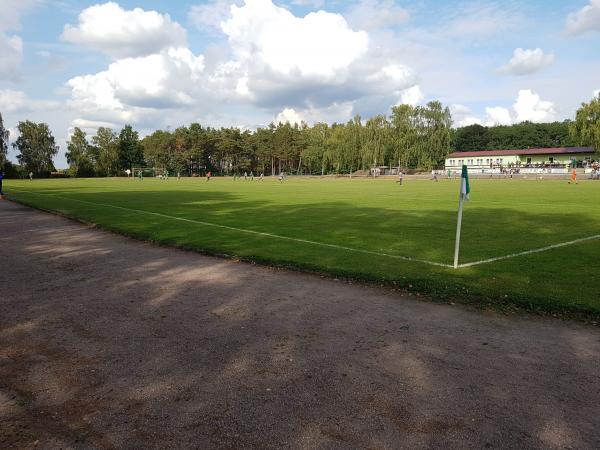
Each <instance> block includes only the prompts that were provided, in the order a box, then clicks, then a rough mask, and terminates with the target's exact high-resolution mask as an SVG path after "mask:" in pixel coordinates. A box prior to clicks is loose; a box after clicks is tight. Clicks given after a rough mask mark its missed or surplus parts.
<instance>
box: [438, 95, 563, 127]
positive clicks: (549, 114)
mask: <svg viewBox="0 0 600 450" xmlns="http://www.w3.org/2000/svg"><path fill="white" fill-rule="evenodd" d="M450 111H451V112H452V118H453V119H454V123H455V124H456V126H458V127H464V126H468V125H473V124H480V125H485V126H487V127H493V126H496V125H511V124H513V123H519V122H523V121H530V122H552V121H554V120H556V111H555V109H554V103H552V102H549V101H544V100H541V99H540V96H539V95H538V94H536V93H534V92H532V91H531V90H530V89H522V90H520V91H519V94H518V95H517V99H516V101H515V103H513V105H512V110H511V109H509V108H504V107H502V106H488V107H486V108H485V119H484V120H481V119H479V118H478V117H476V116H474V115H473V114H472V112H471V109H470V108H468V107H467V106H464V105H460V104H455V105H452V106H451V107H450Z"/></svg>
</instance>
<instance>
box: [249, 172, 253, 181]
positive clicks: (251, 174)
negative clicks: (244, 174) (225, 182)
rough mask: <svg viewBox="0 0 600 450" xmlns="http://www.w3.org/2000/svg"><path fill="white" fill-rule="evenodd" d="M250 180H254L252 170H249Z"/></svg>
mask: <svg viewBox="0 0 600 450" xmlns="http://www.w3.org/2000/svg"><path fill="white" fill-rule="evenodd" d="M250 181H254V172H252V171H250Z"/></svg>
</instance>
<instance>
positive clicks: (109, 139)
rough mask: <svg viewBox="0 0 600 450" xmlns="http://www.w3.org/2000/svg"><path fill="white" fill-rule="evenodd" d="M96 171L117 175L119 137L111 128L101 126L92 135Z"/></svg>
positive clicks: (100, 173)
mask: <svg viewBox="0 0 600 450" xmlns="http://www.w3.org/2000/svg"><path fill="white" fill-rule="evenodd" d="M92 145H93V149H92V151H93V152H94V155H95V157H94V159H95V166H96V172H97V173H98V174H99V175H104V176H111V175H116V173H117V168H118V166H119V139H118V137H117V135H116V134H115V133H114V132H113V131H112V130H111V129H110V128H104V127H100V128H98V131H97V132H96V135H95V136H93V137H92Z"/></svg>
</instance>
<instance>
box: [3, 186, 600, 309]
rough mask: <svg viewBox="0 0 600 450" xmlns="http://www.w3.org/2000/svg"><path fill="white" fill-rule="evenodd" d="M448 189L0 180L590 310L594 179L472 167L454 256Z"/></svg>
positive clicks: (215, 234)
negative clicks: (494, 176) (477, 174)
mask: <svg viewBox="0 0 600 450" xmlns="http://www.w3.org/2000/svg"><path fill="white" fill-rule="evenodd" d="M458 188H459V182H458V180H445V179H443V180H440V181H439V182H434V181H431V180H416V179H405V182H404V184H403V185H402V186H400V185H398V184H397V183H395V181H394V180H393V179H375V180H374V179H363V178H354V179H348V178H318V177H316V178H290V179H288V180H287V181H286V182H284V183H280V182H279V181H278V180H277V179H273V178H266V179H265V180H264V181H262V182H261V181H258V180H257V179H255V180H254V181H252V182H251V181H243V180H237V181H234V180H233V179H231V178H213V179H212V180H211V181H210V182H206V181H205V179H204V178H182V179H181V180H177V179H175V178H171V179H169V180H167V181H162V180H159V179H155V178H146V179H144V180H143V181H139V180H137V179H123V178H109V179H60V180H59V179H56V180H34V181H29V180H6V181H5V193H7V194H8V196H9V197H10V198H14V199H15V200H17V201H20V202H22V203H25V204H28V205H31V206H34V207H37V208H41V209H46V210H51V211H57V212H59V213H62V214H65V215H67V216H70V217H74V218H77V219H80V220H83V221H86V222H90V223H94V224H97V225H99V226H101V227H102V228H106V229H109V230H113V231H117V232H120V233H123V234H126V235H129V236H134V237H137V238H141V239H145V240H150V241H154V242H159V243H162V244H167V245H175V246H179V247H183V248H188V249H194V250H200V251H204V252H208V253H214V254H226V255H229V256H235V257H239V258H242V259H246V260H253V261H258V262H263V263H270V264H276V265H284V266H290V267H296V268H301V269H308V270H312V271H318V272H324V273H328V274H331V275H334V276H344V277H350V278H356V279H361V280H368V281H376V282H385V283H389V284H395V285H396V286H398V287H399V288H405V289H408V290H410V291H416V292H420V293H426V294H428V295H429V296H431V297H432V298H434V299H440V300H456V301H461V302H474V303H477V304H484V305H485V304H491V305H498V306H500V305H508V306H510V305H514V306H519V307H522V308H525V309H531V310H538V311H543V312H557V313H566V314H575V315H583V316H587V317H600V287H599V284H598V283H599V278H598V275H599V273H600V208H599V205H600V183H599V182H594V181H587V180H582V181H580V182H579V184H578V185H569V184H567V182H566V181H565V180H543V181H536V180H533V179H530V180H516V179H514V180H511V179H506V180H504V179H503V180H489V179H472V180H471V201H470V202H468V203H465V207H464V215H463V228H462V245H461V254H460V267H459V268H458V269H454V268H453V267H452V262H453V254H454V240H455V232H456V218H457V203H458ZM24 226H26V224H24ZM98 258H99V259H101V258H105V256H103V255H98ZM99 263H101V262H100V261H99ZM140 264H143V261H140ZM299 289H301V288H300V287H299Z"/></svg>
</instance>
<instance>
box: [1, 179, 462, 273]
mask: <svg viewBox="0 0 600 450" xmlns="http://www.w3.org/2000/svg"><path fill="white" fill-rule="evenodd" d="M10 191H14V192H22V193H24V194H34V195H45V196H49V197H55V198H60V199H63V200H70V201H73V202H79V203H85V204H89V205H96V206H104V207H107V208H115V209H120V210H123V211H129V212H136V213H142V214H150V215H153V216H158V217H163V218H166V219H171V220H179V221H182V222H190V223H195V224H198V225H204V226H207V227H215V228H223V229H226V230H231V231H237V232H240V233H248V234H254V235H257V236H266V237H272V238H276V239H284V240H288V241H294V242H300V243H304V244H310V245H318V246H321V247H329V248H335V249H338V250H345V251H349V252H355V253H363V254H366V255H374V256H385V257H387V258H394V259H401V260H403V261H410V262H417V263H422V264H428V265H430V266H437V267H445V268H450V269H452V268H453V266H452V265H450V264H444V263H439V262H435V261H428V260H426V259H418V258H411V257H410V256H401V255H390V254H389V253H382V252H372V251H369V250H362V249H358V248H352V247H344V246H343V245H336V244H327V243H325V242H317V241H309V240H307V239H300V238H294V237H289V236H281V235H278V234H272V233H265V232H262V231H254V230H248V229H245V228H237V227H230V226H228V225H221V224H218V223H212V222H204V221H202V220H194V219H186V218H184V217H177V216H171V215H168V214H161V213H157V212H153V211H145V210H143V209H135V208H125V207H124V206H117V205H111V204H109V203H97V202H90V201H87V200H79V199H75V198H69V197H63V196H60V195H57V194H48V193H42V192H35V191H22V190H19V189H14V188H11V189H10Z"/></svg>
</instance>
